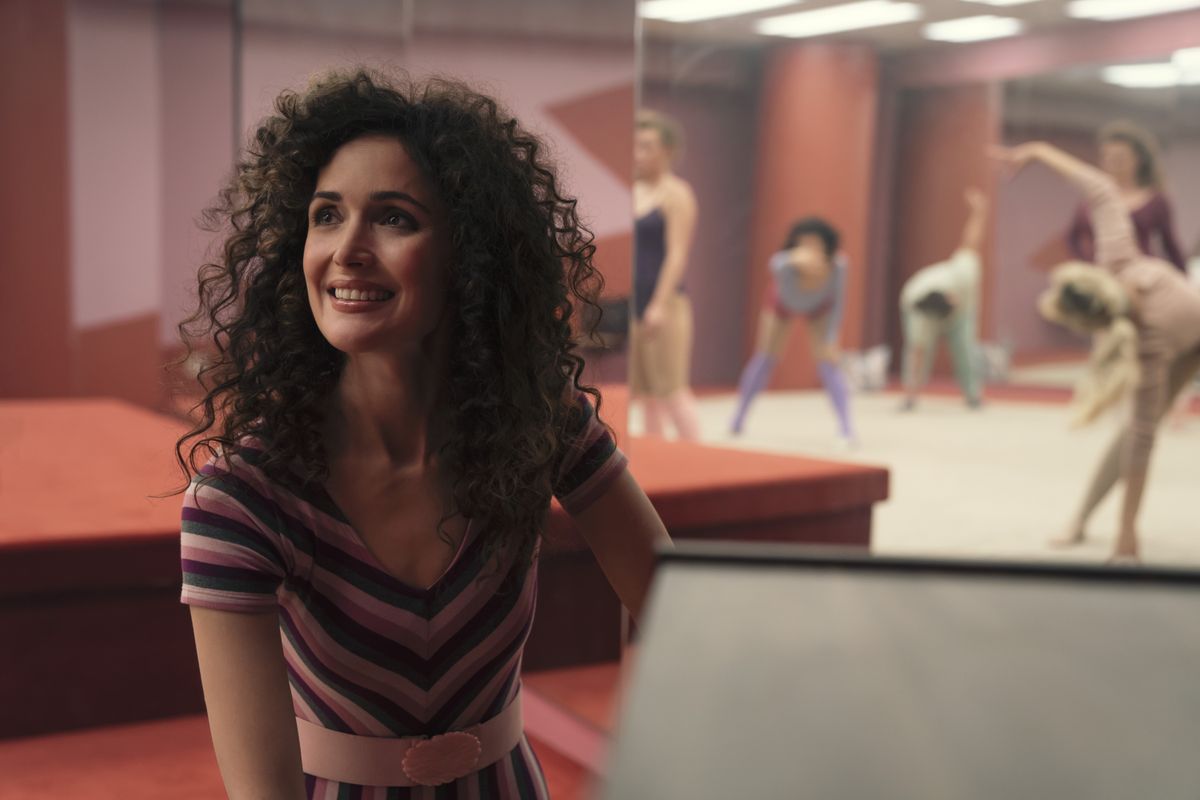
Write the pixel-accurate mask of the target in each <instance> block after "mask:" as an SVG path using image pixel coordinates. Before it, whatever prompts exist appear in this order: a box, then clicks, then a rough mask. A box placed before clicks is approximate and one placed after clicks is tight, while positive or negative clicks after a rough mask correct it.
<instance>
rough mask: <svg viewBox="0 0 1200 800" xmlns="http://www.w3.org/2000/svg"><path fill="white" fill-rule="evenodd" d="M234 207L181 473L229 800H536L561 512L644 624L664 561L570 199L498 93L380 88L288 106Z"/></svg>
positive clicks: (326, 84) (209, 287)
mask: <svg viewBox="0 0 1200 800" xmlns="http://www.w3.org/2000/svg"><path fill="white" fill-rule="evenodd" d="M221 197H222V202H221V204H220V205H219V206H218V207H217V208H216V209H214V210H213V212H212V214H213V216H214V218H215V219H216V220H217V221H220V222H223V226H222V227H223V229H224V230H227V231H229V234H228V238H227V239H226V241H225V244H224V247H223V248H222V250H221V253H220V257H219V258H218V260H217V261H215V262H214V263H212V264H208V265H206V266H204V267H203V268H202V270H201V273H200V287H199V300H200V307H199V310H198V311H197V312H196V314H195V315H194V316H193V317H192V318H191V320H190V321H189V322H188V323H185V326H184V332H185V333H186V334H189V336H188V338H189V340H191V339H196V338H198V339H199V341H202V342H206V343H209V344H210V346H214V347H215V350H216V352H215V354H214V355H213V362H212V364H211V366H209V367H206V368H205V369H204V370H203V371H202V373H201V376H200V378H201V382H202V384H203V386H204V389H205V392H206V395H205V397H204V400H203V401H202V403H201V404H200V406H199V407H198V411H199V414H200V419H199V422H198V423H197V425H196V427H195V428H194V429H193V430H192V431H191V433H190V434H189V435H188V436H185V437H184V438H183V439H182V440H181V441H180V442H179V445H178V454H179V458H180V462H181V465H183V466H184V468H185V469H186V471H187V472H188V473H189V474H191V475H192V476H193V479H192V481H191V485H190V487H189V488H188V489H187V493H186V495H185V499H184V503H183V515H182V517H183V519H182V567H183V592H182V601H183V602H184V603H187V604H188V605H189V606H190V607H191V617H192V624H193V629H194V633H195V641H196V652H197V655H198V657H199V664H200V675H201V678H202V680H203V687H204V697H205V704H206V706H207V709H208V718H209V724H210V727H211V730H212V741H213V746H214V748H215V751H216V755H217V761H218V764H219V766H220V769H221V775H222V778H223V779H224V782H225V788H226V791H227V792H228V794H229V796H230V797H289V798H295V797H306V796H307V797H310V798H316V797H320V798H325V797H357V798H380V799H382V798H433V797H480V798H513V800H515V799H516V798H529V797H537V798H545V797H546V796H547V791H546V784H545V780H544V778H543V776H542V772H541V769H540V767H539V766H538V762H537V758H536V757H535V756H534V753H533V751H532V750H531V749H530V745H529V742H528V741H527V740H526V738H525V736H524V733H523V726H522V721H521V702H520V694H521V655H522V652H523V649H524V645H525V641H526V639H527V637H528V635H529V631H530V626H531V624H532V620H533V612H534V604H535V599H536V596H537V589H536V587H537V556H538V548H539V542H540V537H541V533H542V529H543V525H544V522H545V519H546V514H547V511H548V509H549V506H550V501H551V497H552V496H553V497H557V498H558V500H559V501H560V502H561V504H562V506H563V508H564V509H565V510H566V512H567V513H568V514H570V515H571V516H572V517H573V518H574V521H575V524H576V526H577V528H578V530H579V532H580V533H581V534H582V536H583V538H584V539H585V540H586V541H587V543H588V544H589V545H590V547H591V549H592V552H593V553H594V554H595V556H596V558H597V560H598V562H599V564H600V566H601V567H602V569H603V570H604V572H605V574H606V575H607V577H608V579H609V581H610V582H611V584H612V586H613V588H614V589H615V590H616V592H617V594H618V595H619V596H620V598H621V600H622V601H623V602H624V603H625V605H626V606H627V607H628V608H629V609H630V611H631V612H632V613H633V614H634V615H635V616H636V615H637V614H638V613H640V611H641V608H642V604H643V602H644V600H645V597H646V591H647V583H648V581H649V578H650V575H651V571H652V568H653V548H654V545H655V544H656V543H661V544H665V543H667V542H668V541H669V540H668V538H667V535H666V532H665V530H664V529H663V526H662V523H661V522H660V521H659V519H658V516H657V515H656V514H655V512H654V509H653V507H652V506H651V505H650V503H649V501H648V500H647V499H646V496H645V495H644V494H643V493H642V491H641V489H640V488H639V487H638V485H637V483H635V482H634V480H633V478H632V477H630V475H629V473H628V472H627V471H626V469H625V459H624V456H623V455H622V454H621V452H620V450H618V449H617V447H616V445H615V442H614V441H613V438H612V436H611V435H610V432H609V429H608V428H607V427H606V426H605V425H604V424H602V423H601V422H600V420H599V418H598V416H597V413H596V409H597V407H598V406H593V403H592V400H596V401H598V400H599V395H598V394H597V392H596V391H595V389H592V388H590V387H587V386H584V385H582V384H581V383H580V376H581V375H582V370H583V360H582V358H581V357H580V356H579V353H578V350H577V344H576V337H575V334H574V333H573V330H572V326H573V324H574V319H575V316H576V314H578V313H579V310H580V308H581V306H583V305H586V304H593V303H594V302H595V297H596V296H597V294H598V290H599V288H600V284H601V281H600V279H599V275H598V274H597V272H596V270H595V269H594V268H593V266H592V263H591V258H592V253H593V247H592V244H591V241H592V237H591V235H590V233H589V232H588V231H587V230H586V228H584V227H583V225H582V224H581V223H580V221H579V218H578V217H577V216H576V210H575V201H574V200H573V199H571V198H569V197H566V196H564V195H563V194H562V192H561V189H560V185H559V182H558V179H557V177H556V175H555V172H554V169H553V165H552V164H551V163H550V162H549V161H547V159H546V156H545V155H544V148H543V145H542V143H541V142H539V141H538V140H537V139H536V138H535V137H533V136H532V135H530V134H529V133H528V132H526V131H525V130H524V129H523V128H521V127H520V126H519V124H518V123H517V121H516V120H515V119H513V118H512V117H511V116H510V115H509V114H508V113H507V112H506V111H504V110H503V109H502V108H500V107H499V106H498V105H497V104H496V102H495V101H494V100H492V99H491V98H489V97H486V96H484V95H481V94H478V93H476V92H474V91H472V90H471V89H469V88H467V87H466V86H463V85H461V84H458V83H455V82H452V81H445V80H437V81H430V82H428V83H423V84H421V83H408V82H406V81H397V82H393V81H390V80H388V79H386V78H383V77H381V76H378V75H374V74H371V73H368V72H365V71H356V72H351V73H347V74H340V73H338V74H331V75H326V76H324V77H322V78H320V79H319V80H317V81H316V82H315V83H313V84H312V85H311V86H310V87H309V88H308V89H307V90H306V91H304V92H299V93H297V92H290V91H289V92H284V93H283V94H281V95H280V96H279V98H278V99H277V100H276V102H275V110H274V113H273V114H272V115H271V116H269V117H267V118H266V119H265V120H264V121H263V122H262V123H261V124H260V126H259V128H258V130H257V132H256V134H255V136H254V139H253V144H251V145H250V146H249V148H248V149H247V151H246V152H245V153H244V154H243V156H242V157H241V159H240V161H239V162H238V164H237V167H236V170H235V173H234V176H233V178H232V180H231V183H230V184H229V185H228V186H227V187H226V188H225V190H224V191H223V193H222V195H221ZM188 442H191V445H190V446H189V445H188ZM559 600H560V598H557V597H543V598H541V601H542V602H543V603H547V602H549V603H554V602H558V601H559ZM434 787H437V788H436V789H435V788H434Z"/></svg>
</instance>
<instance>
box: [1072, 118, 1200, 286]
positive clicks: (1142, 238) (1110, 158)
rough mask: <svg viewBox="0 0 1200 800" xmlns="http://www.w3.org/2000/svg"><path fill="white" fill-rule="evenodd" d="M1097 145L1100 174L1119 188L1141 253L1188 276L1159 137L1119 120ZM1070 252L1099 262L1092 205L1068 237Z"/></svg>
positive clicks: (1103, 131) (1078, 213)
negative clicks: (1165, 186)
mask: <svg viewBox="0 0 1200 800" xmlns="http://www.w3.org/2000/svg"><path fill="white" fill-rule="evenodd" d="M1097 139H1098V141H1099V144H1100V168H1101V169H1102V170H1104V171H1105V172H1107V173H1108V175H1109V177H1111V178H1112V179H1113V182H1114V183H1116V186H1117V191H1118V193H1119V194H1120V196H1121V202H1122V203H1124V204H1125V207H1126V208H1127V209H1128V210H1129V214H1130V217H1131V218H1132V221H1133V228H1134V232H1135V233H1136V234H1137V244H1138V248H1139V249H1140V250H1141V251H1142V252H1143V253H1145V254H1146V255H1159V256H1161V257H1162V258H1164V259H1165V260H1167V261H1169V262H1171V263H1172V264H1174V265H1175V268H1176V269H1178V270H1179V271H1180V272H1186V271H1187V264H1186V261H1185V259H1184V256H1183V252H1182V251H1181V250H1180V249H1179V243H1178V240H1177V239H1176V238H1175V225H1174V223H1173V222H1172V215H1171V201H1170V199H1169V198H1168V197H1167V195H1166V193H1165V192H1164V191H1163V177H1162V167H1161V165H1160V164H1159V156H1158V152H1159V151H1158V143H1157V142H1156V141H1155V139H1154V136H1153V134H1151V133H1150V132H1149V131H1148V130H1146V129H1145V128H1143V127H1141V126H1140V125H1136V124H1134V123H1132V122H1129V121H1126V120H1118V121H1116V122H1111V123H1109V124H1108V125H1105V126H1104V127H1103V128H1101V129H1100V133H1099V135H1098V136H1097ZM1155 245H1158V247H1157V249H1156V247H1155ZM1067 247H1068V249H1070V251H1071V255H1073V256H1074V257H1075V258H1077V259H1079V260H1081V261H1089V262H1090V261H1094V260H1095V257H1096V244H1095V234H1094V232H1093V230H1092V220H1091V213H1090V211H1089V209H1088V207H1087V205H1086V204H1083V205H1081V206H1080V207H1079V209H1078V211H1076V213H1075V218H1074V219H1073V220H1072V222H1071V227H1070V228H1069V229H1068V231H1067Z"/></svg>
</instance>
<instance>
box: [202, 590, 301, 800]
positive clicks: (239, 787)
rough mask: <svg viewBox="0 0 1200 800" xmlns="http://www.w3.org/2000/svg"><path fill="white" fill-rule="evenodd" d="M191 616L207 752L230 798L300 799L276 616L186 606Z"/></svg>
mask: <svg viewBox="0 0 1200 800" xmlns="http://www.w3.org/2000/svg"><path fill="white" fill-rule="evenodd" d="M191 613H192V630H193V633H194V635H195V639H196V655H197V656H198V657H199V661H200V679H201V682H202V684H203V686H204V704H205V706H206V707H207V708H208V724H209V729H210V730H211V732H212V740H213V749H214V750H215V751H216V754H217V764H218V765H219V766H220V768H221V777H222V779H223V780H224V782H225V791H226V793H227V794H228V795H229V797H230V800H241V798H247V799H248V800H249V799H251V798H252V800H303V798H304V797H305V788H304V775H303V772H302V770H301V766H300V742H299V737H298V735H297V733H296V718H295V715H294V713H293V710H292V697H291V691H290V689H289V688H288V678H287V670H286V668H285V666H284V660H283V647H282V645H281V643H280V640H279V615H278V612H276V611H271V612H260V613H253V614H250V613H242V612H235V611H218V610H214V609H209V608H202V607H199V606H192V609H191Z"/></svg>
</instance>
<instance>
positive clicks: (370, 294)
mask: <svg viewBox="0 0 1200 800" xmlns="http://www.w3.org/2000/svg"><path fill="white" fill-rule="evenodd" d="M333 296H334V297H336V298H337V299H338V300H373V301H380V300H387V299H389V298H390V297H391V296H392V292H383V291H374V290H367V289H334V290H333Z"/></svg>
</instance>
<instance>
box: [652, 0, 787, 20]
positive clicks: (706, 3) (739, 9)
mask: <svg viewBox="0 0 1200 800" xmlns="http://www.w3.org/2000/svg"><path fill="white" fill-rule="evenodd" d="M799 2H802V0H642V2H641V3H640V4H639V5H638V15H639V16H642V17H646V18H648V19H661V20H666V21H667V22H700V21H701V20H706V19H717V18H718V17H734V16H738V15H740V14H752V13H754V12H755V11H766V10H767V9H771V8H779V7H780V6H792V5H796V4H797V3H799Z"/></svg>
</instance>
